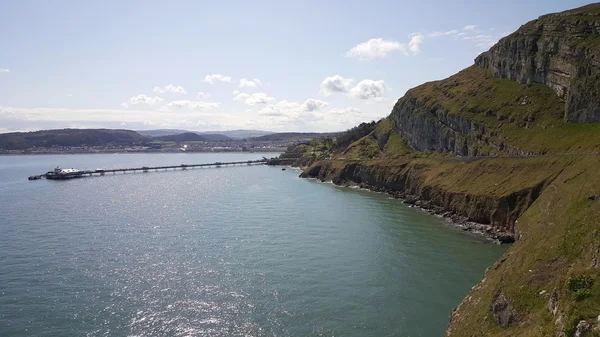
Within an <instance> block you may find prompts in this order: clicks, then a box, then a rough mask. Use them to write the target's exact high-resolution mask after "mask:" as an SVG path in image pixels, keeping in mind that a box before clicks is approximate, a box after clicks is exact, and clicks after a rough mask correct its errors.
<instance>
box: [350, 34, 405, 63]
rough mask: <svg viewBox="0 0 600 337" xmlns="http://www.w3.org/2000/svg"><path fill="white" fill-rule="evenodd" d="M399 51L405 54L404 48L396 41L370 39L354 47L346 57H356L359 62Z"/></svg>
mask: <svg viewBox="0 0 600 337" xmlns="http://www.w3.org/2000/svg"><path fill="white" fill-rule="evenodd" d="M395 50H400V51H402V52H403V53H405V54H406V47H405V46H404V45H403V44H401V43H399V42H398V41H390V40H384V39H382V38H378V39H370V40H368V41H366V42H362V43H359V44H357V45H356V46H354V47H353V48H352V49H350V50H349V51H348V52H346V56H348V57H357V58H358V59H360V60H373V59H377V58H383V57H385V56H386V55H387V54H388V53H390V52H393V51H395Z"/></svg>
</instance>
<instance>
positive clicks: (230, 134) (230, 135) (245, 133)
mask: <svg viewBox="0 0 600 337" xmlns="http://www.w3.org/2000/svg"><path fill="white" fill-rule="evenodd" d="M136 132H137V133H139V134H141V135H144V136H148V137H162V136H171V135H178V134H182V133H195V134H198V135H201V136H204V137H206V138H208V139H209V140H230V139H247V138H255V137H260V136H265V135H270V134H273V133H274V132H271V131H260V130H242V129H240V130H227V131H188V130H180V129H156V130H137V131H136ZM220 136H222V137H220Z"/></svg>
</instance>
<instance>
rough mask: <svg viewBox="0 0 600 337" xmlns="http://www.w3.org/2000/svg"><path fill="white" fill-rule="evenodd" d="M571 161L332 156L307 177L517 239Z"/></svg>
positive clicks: (498, 236)
mask: <svg viewBox="0 0 600 337" xmlns="http://www.w3.org/2000/svg"><path fill="white" fill-rule="evenodd" d="M566 165H568V160H566V159H565V158H526V159H509V158H493V159H492V158H490V159H482V160H478V161H474V162H457V161H454V160H452V159H451V158H448V159H427V158H404V159H397V160H383V161H382V160H374V161H360V162H347V161H337V160H328V161H321V162H317V163H315V164H314V165H312V166H311V167H309V168H307V169H306V170H305V171H304V173H303V174H302V175H301V176H302V177H305V178H317V179H319V180H321V181H332V182H333V183H335V184H337V185H358V186H360V187H363V188H368V189H371V190H375V191H381V192H387V193H390V194H393V195H395V196H396V197H399V198H402V199H405V200H407V201H408V202H409V203H416V204H417V205H419V206H421V207H424V208H427V209H432V210H433V211H435V213H438V214H442V215H445V216H447V217H450V218H452V219H454V220H455V221H459V222H462V224H463V225H466V226H464V227H463V228H465V229H473V230H477V231H481V232H483V234H486V235H487V236H490V237H492V238H494V239H497V240H499V241H501V242H512V241H514V236H515V234H517V235H518V233H516V232H515V227H514V225H515V221H516V220H517V219H518V217H519V216H520V215H521V214H522V213H523V212H525V210H527V208H528V207H529V206H530V205H531V204H532V203H533V202H534V201H535V200H536V199H537V198H538V196H539V195H540V193H541V192H542V191H543V190H544V188H545V187H546V186H547V185H548V184H549V183H550V182H552V181H553V179H554V178H555V177H556V176H557V175H558V174H559V173H560V172H561V171H562V170H563V169H564V167H565V166H566ZM506 172H510V175H509V176H507V175H506ZM498 182H501V183H500V184H499V183H498ZM466 221H470V222H475V223H477V224H478V225H476V224H465V222H466Z"/></svg>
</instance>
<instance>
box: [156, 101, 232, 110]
mask: <svg viewBox="0 0 600 337" xmlns="http://www.w3.org/2000/svg"><path fill="white" fill-rule="evenodd" d="M219 105H220V104H219V103H212V102H200V101H189V100H181V101H173V102H170V103H168V104H167V105H166V107H167V108H188V109H192V110H203V109H210V108H218V107H219Z"/></svg>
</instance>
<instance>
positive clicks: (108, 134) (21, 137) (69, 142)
mask: <svg viewBox="0 0 600 337" xmlns="http://www.w3.org/2000/svg"><path fill="white" fill-rule="evenodd" d="M147 140H148V137H146V136H142V135H140V134H139V133H137V132H135V131H131V130H109V129H60V130H41V131H33V132H11V133H3V134H0V149H4V150H25V149H28V148H32V147H52V146H102V145H107V144H115V145H131V144H139V143H143V142H145V141H147Z"/></svg>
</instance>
